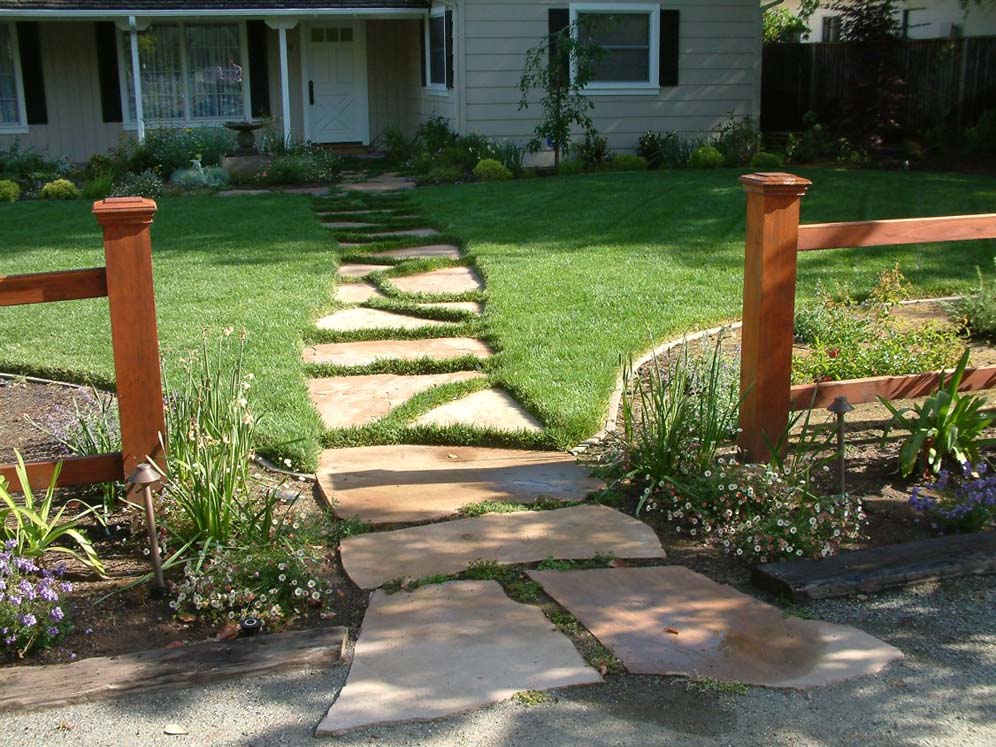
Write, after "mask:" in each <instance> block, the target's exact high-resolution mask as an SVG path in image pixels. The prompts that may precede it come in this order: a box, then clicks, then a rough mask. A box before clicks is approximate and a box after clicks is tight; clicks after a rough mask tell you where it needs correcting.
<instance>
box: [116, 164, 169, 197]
mask: <svg viewBox="0 0 996 747" xmlns="http://www.w3.org/2000/svg"><path fill="white" fill-rule="evenodd" d="M162 195H163V178H162V177H161V176H159V173H158V172H156V171H153V170H152V169H146V170H145V171H143V172H141V173H134V172H128V173H127V174H124V175H122V176H121V177H120V178H119V179H118V180H117V181H116V182H115V183H114V189H113V190H112V191H111V197H148V198H149V199H150V200H154V199H156V198H158V197H162Z"/></svg>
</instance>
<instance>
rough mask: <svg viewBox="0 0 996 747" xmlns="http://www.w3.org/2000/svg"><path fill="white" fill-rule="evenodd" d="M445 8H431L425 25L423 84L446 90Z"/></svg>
mask: <svg viewBox="0 0 996 747" xmlns="http://www.w3.org/2000/svg"><path fill="white" fill-rule="evenodd" d="M446 51H447V50H446V8H444V7H438V8H433V9H432V11H431V12H430V14H429V21H428V23H426V24H425V69H426V77H425V83H426V86H427V87H428V88H435V89H438V90H441V91H445V90H446Z"/></svg>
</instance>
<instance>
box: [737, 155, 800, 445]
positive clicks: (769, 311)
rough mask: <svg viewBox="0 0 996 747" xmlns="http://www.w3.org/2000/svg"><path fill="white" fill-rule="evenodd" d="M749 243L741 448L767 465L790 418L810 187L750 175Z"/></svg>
mask: <svg viewBox="0 0 996 747" xmlns="http://www.w3.org/2000/svg"><path fill="white" fill-rule="evenodd" d="M740 183H741V184H743V186H744V189H745V190H746V191H747V239H746V243H745V247H744V248H745V253H744V313H743V330H742V333H741V334H742V345H741V351H742V352H741V355H740V395H741V397H743V398H744V401H743V405H742V406H741V409H740V428H741V433H740V448H741V449H742V450H743V452H744V454H745V457H746V458H747V459H748V460H750V461H757V462H767V461H769V460H770V458H771V453H770V449H769V444H771V445H774V444H775V443H776V442H777V441H778V438H779V437H780V436H781V434H782V432H783V431H784V430H785V426H786V425H787V424H788V417H789V388H790V387H791V385H792V338H793V326H794V318H795V280H796V251H797V249H798V243H799V206H800V201H801V198H802V196H803V195H804V194H805V193H806V189H807V187H809V185H810V184H811V183H812V182H810V181H809V180H808V179H803V178H802V177H798V176H793V175H792V174H777V173H776V174H747V175H745V176H742V177H740Z"/></svg>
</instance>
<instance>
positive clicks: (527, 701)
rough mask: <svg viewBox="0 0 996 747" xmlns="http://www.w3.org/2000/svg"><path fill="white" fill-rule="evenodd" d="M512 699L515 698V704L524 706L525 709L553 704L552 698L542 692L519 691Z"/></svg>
mask: <svg viewBox="0 0 996 747" xmlns="http://www.w3.org/2000/svg"><path fill="white" fill-rule="evenodd" d="M512 697H513V698H515V700H516V702H518V703H519V704H520V705H524V706H525V707H526V708H532V707H533V706H538V705H543V704H544V703H552V702H554V699H553V697H552V696H551V695H550V694H549V693H545V692H543V691H542V690H520V691H519V692H517V693H515V695H513V696H512Z"/></svg>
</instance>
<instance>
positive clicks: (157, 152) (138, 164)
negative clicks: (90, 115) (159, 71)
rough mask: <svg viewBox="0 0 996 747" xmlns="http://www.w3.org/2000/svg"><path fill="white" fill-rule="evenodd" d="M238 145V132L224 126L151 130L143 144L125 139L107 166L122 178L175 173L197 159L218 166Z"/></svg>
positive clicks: (158, 128)
mask: <svg viewBox="0 0 996 747" xmlns="http://www.w3.org/2000/svg"><path fill="white" fill-rule="evenodd" d="M235 146H236V143H235V133H234V132H232V131H231V130H228V129H226V128H224V127H157V128H149V129H147V130H146V132H145V139H144V140H143V141H142V142H138V140H136V139H133V138H125V139H123V140H122V141H121V143H120V144H119V145H118V147H117V148H116V149H115V150H114V151H113V152H112V154H111V157H110V159H109V162H108V163H107V164H106V165H107V166H109V167H110V169H111V170H112V171H113V173H114V174H115V175H116V176H117V177H118V178H121V177H122V176H124V174H126V173H128V172H131V173H135V174H141V173H143V172H146V171H155V172H157V173H159V174H172V173H173V172H174V171H176V170H177V169H181V168H186V167H187V166H189V165H190V162H191V161H193V160H195V159H196V160H198V161H200V162H201V163H202V164H203V165H204V166H217V165H219V164H220V163H221V159H222V157H223V156H224V155H225V154H227V153H231V152H232V151H233V150H235Z"/></svg>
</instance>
